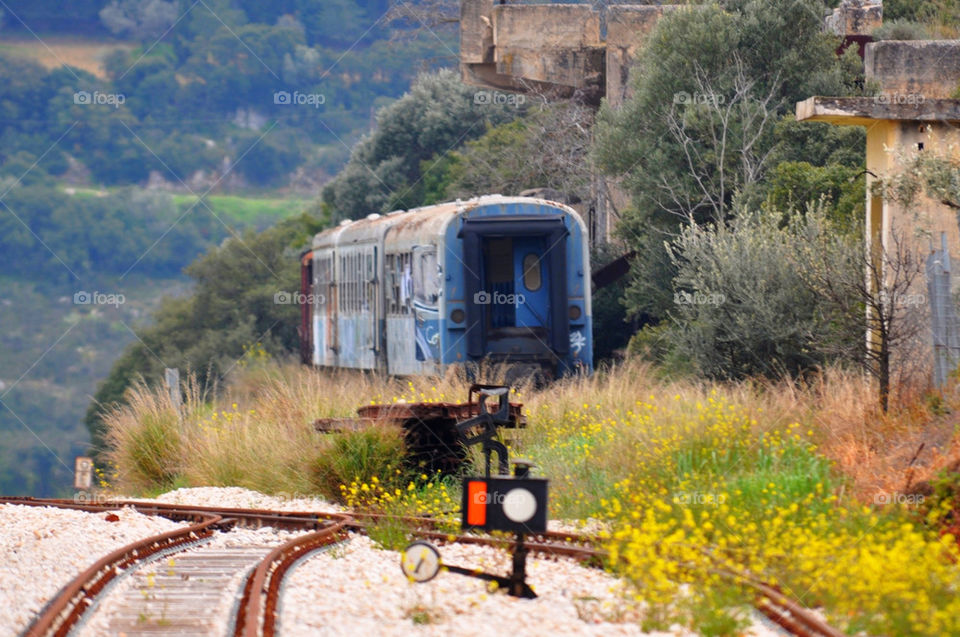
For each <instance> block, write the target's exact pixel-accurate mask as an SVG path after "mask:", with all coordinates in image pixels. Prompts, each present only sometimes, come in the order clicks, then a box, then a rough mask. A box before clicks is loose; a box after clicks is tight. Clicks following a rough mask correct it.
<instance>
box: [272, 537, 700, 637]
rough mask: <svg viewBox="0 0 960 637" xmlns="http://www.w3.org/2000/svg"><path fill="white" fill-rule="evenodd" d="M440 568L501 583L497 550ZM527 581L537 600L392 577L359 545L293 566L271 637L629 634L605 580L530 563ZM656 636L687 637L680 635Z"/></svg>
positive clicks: (631, 620) (396, 560)
mask: <svg viewBox="0 0 960 637" xmlns="http://www.w3.org/2000/svg"><path fill="white" fill-rule="evenodd" d="M439 548H440V554H441V556H442V559H443V560H444V561H445V562H446V563H449V564H455V565H457V566H464V567H481V568H483V569H484V570H486V571H488V572H494V573H500V574H506V573H507V572H508V570H509V564H510V557H509V555H508V554H507V553H506V552H505V551H500V550H497V549H493V548H488V547H483V546H476V545H444V546H441V547H439ZM527 581H528V583H530V584H531V586H532V587H533V588H534V589H535V590H536V592H537V594H538V595H539V597H538V598H537V599H535V600H525V599H517V598H514V597H510V596H508V595H506V594H504V593H502V592H497V593H491V592H489V591H488V589H487V584H486V582H483V581H481V580H478V579H475V578H470V577H465V576H463V575H457V574H453V573H441V574H440V575H438V576H437V577H436V578H435V579H433V580H431V581H430V582H427V583H425V584H415V583H411V582H409V581H408V580H407V579H406V577H404V575H403V574H402V573H401V572H400V554H399V553H396V552H394V551H385V550H380V549H378V548H376V547H375V545H374V544H373V542H372V541H371V540H370V539H368V538H366V537H363V536H353V537H352V538H351V540H350V542H349V544H347V545H345V546H342V547H337V548H334V549H332V550H330V551H328V552H325V553H320V554H318V555H316V556H314V557H312V558H311V559H309V560H307V561H305V562H303V563H302V564H301V565H300V566H299V567H298V568H297V569H296V570H295V571H294V572H293V573H292V574H290V575H289V576H288V581H287V582H286V586H285V589H284V597H283V601H282V612H281V631H282V634H283V635H285V636H287V637H298V636H300V635H361V634H377V635H408V634H411V633H416V634H423V635H478V634H481V633H482V634H489V635H496V634H517V635H548V634H549V635H639V634H643V632H642V631H641V630H640V628H639V626H638V625H637V624H636V623H635V615H634V614H633V612H632V611H631V610H630V609H629V606H628V605H627V604H625V603H624V602H623V601H622V600H623V598H622V596H621V595H620V594H619V591H620V589H621V584H620V583H619V581H618V580H617V579H616V578H614V577H611V576H610V575H608V574H606V573H603V572H602V571H598V570H595V569H588V568H584V567H581V566H580V565H578V564H576V563H574V562H572V561H570V560H556V561H555V560H546V559H538V558H536V557H531V558H529V559H528V562H527ZM658 634H661V635H681V634H688V633H685V632H684V631H682V630H678V631H672V632H668V633H658Z"/></svg>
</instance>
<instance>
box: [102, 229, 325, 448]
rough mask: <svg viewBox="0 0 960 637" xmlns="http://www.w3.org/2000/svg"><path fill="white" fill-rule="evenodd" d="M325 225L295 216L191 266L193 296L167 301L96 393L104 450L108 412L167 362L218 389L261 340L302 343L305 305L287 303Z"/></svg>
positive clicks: (279, 345) (281, 350)
mask: <svg viewBox="0 0 960 637" xmlns="http://www.w3.org/2000/svg"><path fill="white" fill-rule="evenodd" d="M321 227H322V224H321V223H320V222H319V221H318V220H316V219H314V218H312V217H309V216H307V215H302V216H300V217H296V218H291V219H287V220H285V221H283V222H281V223H280V224H278V225H276V226H274V227H272V228H270V229H268V230H265V231H263V232H261V233H259V234H255V233H253V232H252V231H248V232H246V233H244V234H243V235H242V236H237V237H234V238H231V239H229V240H227V241H226V242H225V243H223V245H221V246H220V247H218V248H215V249H213V250H211V251H210V252H209V253H207V254H206V255H204V256H202V257H200V258H199V259H197V260H196V261H195V262H194V263H192V264H191V265H190V266H189V267H188V268H187V270H186V272H187V274H188V275H189V276H190V277H191V278H192V279H193V281H194V284H195V288H194V292H193V294H192V295H191V296H190V297H187V298H178V299H168V300H165V301H164V302H163V303H162V305H161V308H160V310H159V311H158V312H157V314H156V316H155V322H154V324H153V325H151V326H149V327H146V328H145V329H143V330H141V331H140V333H139V335H138V336H139V338H138V340H137V341H136V342H134V343H133V344H132V345H131V346H130V348H129V349H128V350H127V351H126V352H124V354H123V356H121V357H120V359H119V360H118V361H117V363H116V364H115V365H114V367H113V369H112V370H111V371H110V374H109V376H108V377H107V378H106V380H105V381H104V382H103V384H102V385H101V386H100V388H99V389H98V391H97V393H96V395H95V396H94V402H93V403H92V404H91V406H90V408H89V409H88V411H87V417H86V423H87V427H88V428H89V430H90V433H91V437H92V440H93V443H94V446H95V448H97V449H98V450H102V444H103V437H102V434H103V431H102V423H101V420H100V414H101V413H103V411H104V410H105V409H108V408H109V407H110V406H111V405H114V404H116V403H118V402H120V401H122V400H123V395H124V392H125V391H126V389H127V388H128V387H129V386H130V385H131V384H132V383H133V382H134V381H135V380H136V379H137V378H138V377H143V378H145V379H147V380H150V381H156V380H158V379H159V378H161V377H162V375H163V369H164V368H165V367H176V368H179V369H180V370H182V371H183V372H187V371H193V372H197V373H199V374H201V376H204V377H205V378H206V381H207V382H208V383H209V384H210V385H211V386H215V384H216V382H217V381H218V379H219V378H221V377H222V376H223V375H225V374H227V373H229V371H230V370H231V369H232V368H233V367H234V366H235V365H236V364H237V362H238V361H239V360H240V359H241V357H242V356H243V354H244V347H248V346H250V345H253V344H255V343H261V344H262V345H263V347H264V348H265V349H266V351H268V352H269V353H271V354H274V355H283V354H285V353H290V352H295V351H297V349H298V347H299V338H298V335H297V324H298V323H297V321H298V316H299V307H298V306H297V305H295V304H292V303H286V302H284V301H285V300H286V299H287V298H289V296H288V297H284V296H283V293H287V294H288V295H291V294H292V293H294V292H296V291H297V290H298V289H299V281H300V270H299V260H298V259H297V258H296V255H297V254H298V250H299V248H301V247H302V246H303V245H305V244H306V243H307V242H308V241H309V239H310V238H311V237H312V236H313V235H314V234H315V233H316V232H318V231H319V230H320V228H321Z"/></svg>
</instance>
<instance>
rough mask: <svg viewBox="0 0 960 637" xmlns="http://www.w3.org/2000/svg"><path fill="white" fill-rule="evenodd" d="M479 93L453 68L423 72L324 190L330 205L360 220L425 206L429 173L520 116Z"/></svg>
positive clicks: (382, 113) (381, 116)
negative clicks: (450, 155) (477, 99)
mask: <svg viewBox="0 0 960 637" xmlns="http://www.w3.org/2000/svg"><path fill="white" fill-rule="evenodd" d="M476 92H477V91H476V89H474V88H471V87H468V86H466V85H464V84H463V83H462V82H461V81H460V79H459V77H458V76H457V75H456V74H455V73H454V72H452V71H449V70H442V71H438V72H436V73H424V74H421V75H420V76H419V77H418V78H417V80H416V81H415V82H414V84H413V86H411V87H410V92H409V93H407V94H406V95H404V96H403V97H401V98H400V99H398V100H397V101H396V102H394V103H392V104H390V105H388V106H385V107H384V108H382V109H380V110H379V111H378V112H377V126H376V129H375V130H374V132H373V133H372V134H370V135H369V136H367V137H365V138H363V139H362V140H361V141H360V143H359V144H357V146H356V148H354V150H353V152H352V153H351V156H350V161H349V162H348V163H347V166H346V167H345V168H344V170H343V172H342V173H341V174H340V175H338V176H337V177H336V178H335V179H334V180H333V181H331V182H330V183H329V184H327V186H326V187H325V188H324V190H323V201H324V203H325V204H327V205H328V206H329V207H330V208H331V209H332V210H333V211H334V212H335V214H336V216H337V217H338V218H354V219H356V218H359V217H362V216H365V215H367V214H370V213H371V212H385V211H389V210H392V209H396V208H410V207H415V206H418V205H421V204H422V202H423V201H424V197H425V192H426V189H425V186H424V183H423V175H424V173H425V172H431V171H433V170H436V169H437V167H438V166H439V165H440V164H439V162H440V160H441V159H442V157H443V156H444V155H446V154H447V153H449V152H450V151H452V150H454V149H456V148H457V147H459V146H460V145H462V144H463V143H464V142H466V141H468V140H470V139H474V138H476V137H479V136H481V135H483V134H484V133H485V132H486V131H487V128H488V127H489V126H491V125H496V124H499V123H502V122H505V121H508V120H510V119H512V118H513V117H515V116H516V114H517V109H515V108H512V107H509V106H507V105H495V104H486V103H475V97H474V96H475V94H476ZM431 158H432V162H431V163H428V164H426V165H425V164H424V162H425V161H426V160H428V159H431Z"/></svg>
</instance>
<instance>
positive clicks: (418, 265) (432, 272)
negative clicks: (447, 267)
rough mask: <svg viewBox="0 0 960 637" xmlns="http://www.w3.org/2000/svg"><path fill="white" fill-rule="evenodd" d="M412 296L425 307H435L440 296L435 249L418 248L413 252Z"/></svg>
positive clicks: (428, 247) (430, 247) (429, 247)
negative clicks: (424, 304) (425, 305)
mask: <svg viewBox="0 0 960 637" xmlns="http://www.w3.org/2000/svg"><path fill="white" fill-rule="evenodd" d="M413 295H414V297H415V298H416V300H418V301H420V302H422V303H426V304H427V305H436V303H437V298H439V296H440V271H439V269H438V267H437V249H436V248H435V247H433V246H427V247H423V248H419V247H418V248H416V250H415V251H414V259H413Z"/></svg>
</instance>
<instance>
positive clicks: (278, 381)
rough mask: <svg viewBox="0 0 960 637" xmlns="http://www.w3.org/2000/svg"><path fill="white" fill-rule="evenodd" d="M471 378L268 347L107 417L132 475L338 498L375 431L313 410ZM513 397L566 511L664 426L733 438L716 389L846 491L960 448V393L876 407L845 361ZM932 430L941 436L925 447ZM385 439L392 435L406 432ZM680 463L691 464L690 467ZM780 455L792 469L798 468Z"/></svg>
mask: <svg viewBox="0 0 960 637" xmlns="http://www.w3.org/2000/svg"><path fill="white" fill-rule="evenodd" d="M504 372H505V370H504V369H503V368H502V367H500V368H496V367H489V368H484V369H481V370H480V378H481V379H482V380H483V381H485V382H497V381H499V380H502V378H503V376H504ZM469 385H470V381H469V380H468V379H467V377H466V374H465V373H464V372H463V370H462V369H453V370H450V371H449V372H448V373H447V374H446V375H445V376H444V377H442V378H409V379H398V378H391V377H383V376H380V375H376V374H370V373H363V372H353V371H347V370H340V371H326V370H316V369H311V368H307V367H303V366H301V365H298V364H294V363H277V362H267V363H264V364H257V365H248V366H246V367H241V368H238V369H237V370H235V373H234V374H233V375H232V376H231V377H230V378H229V379H228V381H227V382H226V383H225V387H224V388H223V390H222V391H221V392H220V396H219V397H218V398H216V399H214V398H212V397H209V396H202V395H200V393H199V390H198V389H197V387H198V384H197V383H191V382H187V383H185V386H184V394H185V401H184V405H183V409H182V414H183V416H182V418H180V417H178V415H177V413H176V412H175V410H174V409H173V406H172V405H171V404H170V400H169V397H168V396H167V394H166V391H165V390H163V389H162V388H149V387H147V386H145V385H143V384H142V383H140V384H137V385H136V386H135V387H134V388H133V389H132V390H131V392H130V394H129V395H128V401H127V404H126V405H125V406H123V407H120V408H118V409H116V410H115V411H114V412H112V413H111V414H109V415H108V416H107V418H106V422H107V430H108V436H109V438H108V439H109V444H110V446H111V456H110V457H111V460H112V461H113V463H114V464H115V465H116V468H117V470H118V473H119V475H118V477H117V480H116V483H117V484H116V487H117V488H119V489H123V490H128V491H142V490H146V489H155V488H156V487H157V486H160V485H165V484H172V483H174V482H176V481H180V482H182V483H185V484H192V485H237V486H245V487H249V488H254V489H258V490H261V491H265V492H276V491H288V492H289V491H301V492H311V491H312V492H320V493H323V494H326V495H328V496H330V497H336V496H337V495H338V492H337V490H336V486H337V485H335V484H333V483H334V482H335V481H336V480H341V479H346V478H347V477H350V478H351V479H352V478H355V477H360V478H363V477H365V475H361V474H366V473H367V472H368V469H363V470H361V469H360V467H357V468H356V469H355V470H354V471H355V473H357V475H356V476H347V475H346V474H345V472H346V473H349V471H348V470H346V469H344V468H343V467H340V468H338V467H336V466H335V462H334V459H335V458H338V457H339V456H341V455H343V453H344V451H343V445H345V444H353V445H354V446H356V445H357V444H360V442H359V441H353V442H345V440H344V438H343V436H338V435H321V434H318V433H316V432H315V431H314V430H313V427H312V423H313V422H314V421H315V420H316V419H317V418H320V417H343V416H351V415H354V414H355V411H356V408H357V407H358V406H360V405H364V404H371V403H392V402H399V401H407V402H414V401H435V402H459V401H463V400H465V399H466V394H467V389H468V387H469ZM512 400H518V401H521V402H523V403H524V404H525V410H526V413H527V416H528V421H529V425H528V427H527V428H526V429H523V430H514V431H509V430H508V431H506V432H504V434H505V436H506V437H507V438H508V439H510V442H511V456H512V457H516V456H527V457H530V458H531V459H533V460H534V461H535V462H536V463H537V464H538V465H539V469H538V471H539V473H540V474H541V475H546V476H549V477H550V478H551V479H552V480H553V494H554V497H553V498H552V500H553V506H554V511H553V512H554V514H556V515H563V516H569V517H582V516H584V515H587V514H589V512H590V510H591V507H592V505H593V504H594V503H595V502H597V501H599V499H600V498H603V497H606V496H609V494H610V493H611V489H612V487H613V485H615V484H616V483H617V482H619V481H620V480H622V479H624V478H626V477H628V476H629V475H631V474H632V473H633V472H634V471H635V467H632V466H630V465H629V463H625V462H624V459H625V458H628V457H634V454H635V451H636V450H637V449H638V448H640V449H642V448H649V449H655V448H656V447H657V445H662V441H661V439H662V438H663V436H664V432H669V431H671V430H675V431H676V432H677V433H678V435H679V433H680V432H681V431H684V432H685V434H684V435H686V436H688V437H689V442H688V444H689V445H690V447H689V449H686V450H685V451H684V452H683V454H686V455H683V454H681V455H680V456H678V458H677V460H678V462H681V464H682V463H686V465H687V468H686V470H689V469H690V468H692V467H694V466H695V465H696V464H697V463H702V462H703V461H704V458H705V457H706V455H710V454H713V456H715V455H716V454H717V453H721V451H718V450H717V449H715V448H710V445H711V444H712V443H711V442H710V441H709V437H702V436H700V435H699V434H697V432H696V431H694V430H692V429H690V428H689V427H690V423H696V422H699V421H700V419H701V418H702V413H701V410H702V406H703V405H707V404H709V403H710V401H717V400H722V401H724V402H725V403H728V404H731V405H736V407H737V409H739V410H742V411H743V413H744V414H745V415H746V417H747V418H748V419H749V420H750V421H751V422H753V423H754V424H753V425H751V428H752V429H753V430H754V432H755V433H757V434H758V435H762V434H764V432H773V431H778V430H783V428H784V427H786V426H787V425H790V424H792V423H797V425H798V426H799V428H800V429H802V430H803V431H804V432H807V431H809V432H812V435H811V436H809V438H810V440H811V441H812V442H813V443H814V444H815V445H816V446H817V447H818V450H817V451H818V453H819V454H821V455H822V456H824V457H825V458H826V459H828V460H829V461H831V462H832V465H833V470H834V471H835V472H836V473H837V474H839V475H840V476H842V477H844V478H845V484H844V486H843V487H842V488H843V489H844V493H845V494H847V495H849V494H853V495H855V496H856V497H858V498H860V499H862V500H864V501H867V502H869V501H871V499H872V498H873V496H874V495H875V494H877V493H880V492H888V493H889V492H893V491H902V490H904V489H905V488H907V487H908V486H909V484H910V483H916V482H917V481H920V480H924V479H927V478H929V477H931V476H932V475H933V474H934V473H935V472H936V471H937V470H938V469H939V468H941V467H942V466H944V465H945V464H947V463H948V462H949V461H950V460H951V459H956V457H958V445H957V444H956V442H957V441H956V440H955V439H954V432H953V422H952V420H951V419H950V417H949V415H948V414H947V413H946V412H948V411H949V410H950V409H953V408H957V407H960V400H958V399H957V398H956V397H955V396H953V395H952V394H949V393H948V394H946V395H945V396H944V397H942V398H941V399H939V400H938V401H929V400H928V401H926V402H925V401H923V400H914V401H912V402H909V403H903V404H900V405H894V406H893V408H892V409H891V410H890V412H889V413H887V414H883V413H881V412H880V411H879V410H878V409H876V406H875V405H876V393H875V389H874V387H873V383H872V382H871V380H870V379H869V378H867V377H864V376H863V375H860V374H857V373H854V372H850V371H845V370H841V369H830V370H826V371H824V372H823V373H822V374H820V375H819V376H817V377H815V378H813V379H812V380H809V381H807V382H803V383H801V382H795V381H790V380H783V381H779V382H770V381H745V382H740V383H710V382H705V381H701V380H696V379H665V378H663V377H662V376H661V375H660V374H659V373H658V370H657V369H655V368H654V367H652V366H651V365H649V364H647V363H645V362H642V361H639V360H629V361H627V362H625V363H623V364H620V365H617V366H613V367H610V368H605V369H602V370H599V371H598V372H597V373H595V374H594V375H593V376H590V377H573V378H568V379H564V380H560V381H558V382H556V383H553V384H551V385H549V386H547V387H544V388H541V389H536V388H534V387H533V386H531V385H526V386H522V387H519V388H517V389H516V391H515V393H514V394H513V397H512ZM931 405H932V406H931ZM684 427H686V429H684ZM395 437H396V436H395ZM698 441H699V442H698ZM923 441H926V442H927V444H926V445H925V447H924V449H923V450H922V453H920V454H919V455H917V457H916V458H914V455H915V454H916V451H917V448H918V447H919V445H920V443H921V442H923ZM369 443H371V441H367V444H369ZM378 444H380V445H383V448H384V449H389V448H391V447H390V445H391V444H395V442H394V443H390V442H389V441H388V440H381V441H379V443H378ZM362 447H363V445H362V444H360V446H359V447H357V449H360V448H362ZM390 453H393V451H391V452H390ZM705 454H706V455H705ZM351 455H352V454H351ZM713 456H711V457H710V461H711V462H716V463H717V467H720V466H721V465H723V464H724V463H726V464H727V465H730V466H732V465H736V464H737V463H740V464H742V463H743V462H744V458H735V457H728V458H726V459H724V458H720V457H713ZM754 460H755V459H754ZM751 461H753V460H751ZM911 461H912V462H911ZM778 462H779V461H778ZM798 462H800V460H798ZM801 464H802V462H801ZM730 466H728V467H727V468H728V469H729V468H730ZM761 468H762V466H761V465H758V466H757V470H758V471H759V469H761ZM677 470H678V471H680V473H681V474H682V473H683V470H684V468H683V467H682V466H681V467H679V468H678V469H677ZM765 470H767V471H776V472H780V473H782V472H783V467H782V466H780V465H779V464H778V465H776V466H769V467H767V469H765ZM822 470H823V467H820V466H818V467H817V468H816V471H817V472H821V471H822ZM803 471H813V468H810V467H807V468H806V469H801V468H798V469H797V472H798V478H797V479H799V475H800V474H802V473H803ZM758 475H759V473H758Z"/></svg>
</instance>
